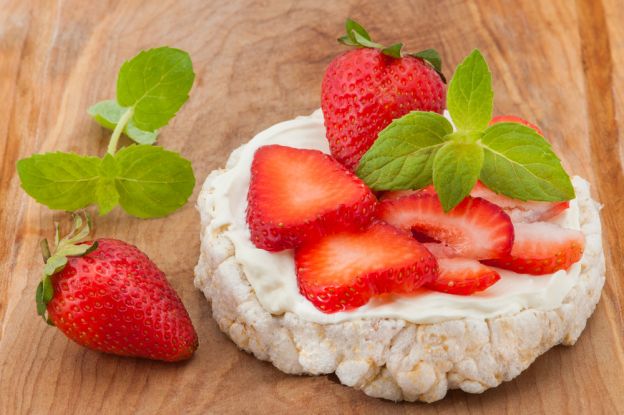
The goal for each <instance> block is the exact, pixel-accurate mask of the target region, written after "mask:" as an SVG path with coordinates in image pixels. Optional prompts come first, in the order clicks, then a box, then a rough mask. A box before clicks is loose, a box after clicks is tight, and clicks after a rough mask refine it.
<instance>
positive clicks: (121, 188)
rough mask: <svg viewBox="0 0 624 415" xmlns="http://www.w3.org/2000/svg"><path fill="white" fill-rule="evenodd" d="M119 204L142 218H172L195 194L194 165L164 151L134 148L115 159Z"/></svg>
mask: <svg viewBox="0 0 624 415" xmlns="http://www.w3.org/2000/svg"><path fill="white" fill-rule="evenodd" d="M115 161H116V163H117V166H118V168H119V174H118V175H117V177H116V180H115V183H116V187H117V191H118V193H119V203H120V204H121V207H123V208H124V210H125V211H126V212H128V213H130V214H131V215H134V216H137V217H139V218H155V217H160V216H165V215H168V214H169V213H171V212H173V211H175V210H177V209H178V208H180V207H182V206H183V205H184V204H185V203H186V201H187V200H188V198H189V196H190V195H191V193H192V192H193V187H194V186H195V176H194V175H193V169H192V167H191V163H190V162H189V161H188V160H186V159H184V158H182V157H181V156H180V155H179V154H177V153H173V152H171V151H167V150H164V149H163V148H161V147H156V146H146V145H133V146H130V147H125V148H122V149H121V150H120V151H119V152H117V154H116V155H115Z"/></svg>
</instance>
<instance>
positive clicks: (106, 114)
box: [87, 100, 158, 144]
mask: <svg viewBox="0 0 624 415" xmlns="http://www.w3.org/2000/svg"><path fill="white" fill-rule="evenodd" d="M127 110H128V108H124V107H122V106H121V105H119V104H118V103H117V102H116V101H114V100H106V101H100V102H98V103H97V104H95V105H92V106H91V107H89V109H88V110H87V112H88V113H89V115H91V117H93V119H94V120H95V121H97V123H98V124H100V125H101V126H102V127H105V128H108V129H109V130H114V129H115V127H116V126H117V123H119V121H120V120H121V117H122V116H123V115H124V113H125V112H126V111H127ZM124 133H125V134H126V135H127V136H128V137H129V138H130V139H131V140H133V141H135V142H136V143H139V144H153V143H155V142H156V138H157V137H158V131H144V130H141V129H140V128H138V127H137V126H136V124H135V122H134V120H133V119H130V121H128V124H126V126H125V128H124Z"/></svg>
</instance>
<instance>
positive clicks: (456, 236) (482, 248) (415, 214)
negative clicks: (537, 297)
mask: <svg viewBox="0 0 624 415" xmlns="http://www.w3.org/2000/svg"><path fill="white" fill-rule="evenodd" d="M376 217H377V218H379V219H381V220H383V221H385V222H386V223H389V224H390V225H393V226H395V227H397V228H400V229H405V230H411V231H413V232H414V231H415V232H417V233H419V234H424V235H426V236H428V237H430V238H433V239H434V240H436V241H439V242H441V243H443V244H445V245H446V246H447V247H448V248H451V249H452V251H453V252H454V253H455V256H459V257H466V258H473V259H491V258H498V257H502V256H506V255H508V254H509V252H510V250H511V246H512V243H513V239H514V230H513V225H512V223H511V220H510V219H509V216H508V215H507V214H506V213H505V212H503V210H502V209H501V208H500V207H498V206H496V205H494V204H493V203H490V202H488V201H487V200H484V199H481V198H472V197H470V196H468V197H466V198H465V199H464V200H463V201H462V202H460V203H459V205H457V206H456V207H455V208H454V209H453V210H451V211H450V212H447V213H445V212H444V210H443V209H442V205H441V204H440V201H439V199H438V196H437V195H436V194H435V193H433V192H431V191H427V192H419V193H415V194H412V195H409V196H404V197H401V198H399V199H386V200H383V201H381V202H380V203H379V205H378V207H377V211H376Z"/></svg>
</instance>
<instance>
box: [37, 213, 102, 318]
mask: <svg viewBox="0 0 624 415" xmlns="http://www.w3.org/2000/svg"><path fill="white" fill-rule="evenodd" d="M91 227H92V223H91V217H90V216H89V214H88V213H87V212H83V213H82V214H80V213H73V224H72V229H71V231H70V232H69V233H68V234H67V235H65V236H64V237H63V238H61V237H60V230H59V224H58V223H56V224H55V233H54V250H53V251H52V252H51V251H50V246H49V245H48V240H47V239H44V240H42V241H41V243H40V245H41V253H42V255H43V261H44V263H45V265H44V267H43V276H42V278H41V281H40V282H39V285H38V286H37V292H36V294H35V301H36V302H37V314H38V315H40V316H41V317H42V318H43V320H44V321H45V322H46V323H48V324H50V325H53V324H52V322H51V321H50V319H49V318H48V317H47V315H46V314H47V305H48V303H49V302H50V301H51V300H52V297H54V288H53V286H52V277H53V276H54V275H55V274H56V273H58V272H60V271H62V270H63V268H65V265H67V258H68V257H80V256H83V255H86V254H88V253H89V252H92V251H94V250H95V249H96V248H97V247H98V243H97V242H93V243H92V244H88V243H82V242H84V240H85V239H86V238H87V236H89V233H91Z"/></svg>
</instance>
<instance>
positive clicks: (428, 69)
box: [321, 20, 446, 170]
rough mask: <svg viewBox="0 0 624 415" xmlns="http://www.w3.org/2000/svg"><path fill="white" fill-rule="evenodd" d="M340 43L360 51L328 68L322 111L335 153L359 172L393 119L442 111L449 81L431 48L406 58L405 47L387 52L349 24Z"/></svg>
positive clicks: (353, 25) (346, 56) (392, 48)
mask: <svg viewBox="0 0 624 415" xmlns="http://www.w3.org/2000/svg"><path fill="white" fill-rule="evenodd" d="M339 40H341V41H342V42H343V43H346V44H348V45H352V46H358V47H359V48H358V49H355V50H351V51H348V52H346V53H343V54H342V55H339V56H338V57H336V58H335V59H334V60H333V61H332V62H331V63H330V64H329V67H328V68H327V70H326V72H325V76H324V77H323V82H322V85H321V108H322V109H323V115H324V117H325V127H326V129H327V139H328V141H329V146H330V149H331V153H332V155H333V156H334V157H335V158H336V160H338V161H339V162H341V163H343V164H344V165H345V166H346V167H347V168H349V169H351V170H355V169H356V167H357V165H358V162H359V160H360V158H361V157H362V155H363V154H364V153H365V152H366V151H367V150H368V149H369V148H370V146H371V145H372V144H373V142H374V141H375V140H376V139H377V134H378V133H379V132H380V131H381V130H383V129H384V128H385V127H386V126H387V125H388V124H390V122H391V121H392V120H393V119H396V118H399V117H401V116H403V115H405V114H407V113H408V112H410V111H416V110H418V111H435V112H438V113H442V111H443V110H444V108H445V96H446V92H445V84H444V82H445V81H444V80H443V77H442V76H441V74H440V73H439V68H440V60H439V56H438V55H437V52H435V51H433V50H431V49H430V50H428V51H423V52H420V53H416V54H412V55H402V54H401V52H400V49H401V44H396V45H393V46H392V47H390V48H384V47H383V46H381V45H379V44H376V43H373V42H371V41H370V36H369V35H368V33H367V32H366V30H364V28H362V27H361V26H360V25H358V24H357V23H355V22H353V21H350V20H348V21H347V36H345V37H343V38H341V39H339ZM426 54H433V57H428V56H427V55H426ZM421 56H425V57H428V59H427V60H426V59H424V58H423V57H421ZM430 62H433V64H431V63H430ZM436 66H437V69H438V71H436Z"/></svg>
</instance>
